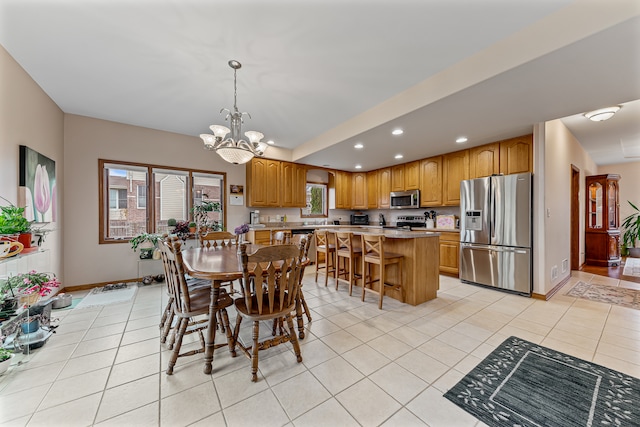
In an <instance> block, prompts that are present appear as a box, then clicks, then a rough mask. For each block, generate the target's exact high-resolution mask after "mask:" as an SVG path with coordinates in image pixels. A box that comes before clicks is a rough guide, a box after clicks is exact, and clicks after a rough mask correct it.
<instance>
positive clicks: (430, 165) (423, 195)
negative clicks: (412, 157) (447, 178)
mask: <svg viewBox="0 0 640 427" xmlns="http://www.w3.org/2000/svg"><path fill="white" fill-rule="evenodd" d="M420 206H422V207H430V206H442V156H437V157H431V158H429V159H424V160H422V161H420Z"/></svg>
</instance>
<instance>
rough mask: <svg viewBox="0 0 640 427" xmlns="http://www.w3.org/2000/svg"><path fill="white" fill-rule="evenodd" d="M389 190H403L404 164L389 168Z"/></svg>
mask: <svg viewBox="0 0 640 427" xmlns="http://www.w3.org/2000/svg"><path fill="white" fill-rule="evenodd" d="M391 191H404V165H396V166H393V167H392V168H391Z"/></svg>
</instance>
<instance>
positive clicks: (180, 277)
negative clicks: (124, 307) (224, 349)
mask: <svg viewBox="0 0 640 427" xmlns="http://www.w3.org/2000/svg"><path fill="white" fill-rule="evenodd" d="M158 245H159V246H160V253H161V257H162V264H163V266H164V269H165V276H166V281H167V286H168V288H169V293H170V295H171V297H172V298H173V304H172V305H173V314H174V316H175V317H176V318H177V319H178V321H177V324H176V326H175V344H174V345H173V352H172V353H171V358H170V359H169V366H168V367H167V375H172V374H173V368H174V366H175V365H176V361H177V360H178V358H179V357H183V356H192V355H194V354H198V353H203V352H204V345H205V342H204V336H203V334H202V331H203V330H204V329H206V328H207V322H208V315H209V305H210V303H211V288H210V287H207V288H196V289H190V288H189V286H188V285H187V279H186V278H185V270H184V265H183V263H182V252H181V249H180V247H181V243H180V242H179V241H178V238H177V237H176V236H171V237H168V238H166V239H165V240H161V241H160V242H159V243H158ZM232 304H233V300H232V299H231V297H229V295H228V294H227V292H226V291H224V290H223V289H221V290H220V296H219V297H218V301H217V303H216V305H215V307H214V313H217V312H218V311H220V312H221V313H222V321H223V322H224V323H225V327H226V331H227V343H228V345H229V348H230V349H231V350H232V352H233V346H232V343H233V337H232V335H231V328H230V327H229V316H228V315H227V310H226V308H227V307H230V306H231V305H232ZM214 315H215V314H214ZM192 333H198V335H199V338H200V348H198V349H195V350H191V351H187V352H184V353H180V349H181V347H182V339H183V338H184V336H185V335H188V334H192ZM222 345H225V344H218V345H216V347H220V346H222Z"/></svg>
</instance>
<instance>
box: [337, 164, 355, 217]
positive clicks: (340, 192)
mask: <svg viewBox="0 0 640 427" xmlns="http://www.w3.org/2000/svg"><path fill="white" fill-rule="evenodd" d="M335 190H336V209H351V172H345V171H335Z"/></svg>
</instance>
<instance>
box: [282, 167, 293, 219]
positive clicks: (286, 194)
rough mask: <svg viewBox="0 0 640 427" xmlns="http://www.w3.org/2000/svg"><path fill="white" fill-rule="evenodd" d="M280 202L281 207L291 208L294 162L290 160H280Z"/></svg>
mask: <svg viewBox="0 0 640 427" xmlns="http://www.w3.org/2000/svg"><path fill="white" fill-rule="evenodd" d="M280 170H281V174H280V177H281V179H280V183H281V187H280V203H281V205H282V206H283V207H286V208H291V207H293V205H294V204H293V196H294V189H293V185H294V181H295V179H294V177H295V170H294V164H293V163H290V162H281V163H280Z"/></svg>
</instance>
